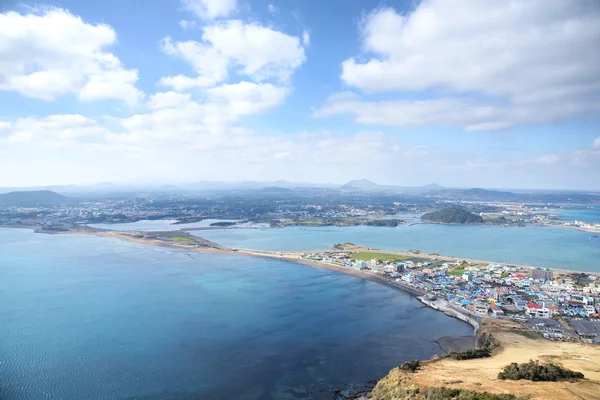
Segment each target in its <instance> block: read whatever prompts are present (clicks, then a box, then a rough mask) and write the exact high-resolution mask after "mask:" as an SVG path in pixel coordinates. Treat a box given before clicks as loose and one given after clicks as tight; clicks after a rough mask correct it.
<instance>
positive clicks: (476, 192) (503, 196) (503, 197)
mask: <svg viewBox="0 0 600 400" xmlns="http://www.w3.org/2000/svg"><path fill="white" fill-rule="evenodd" d="M430 194H431V195H432V196H436V197H443V198H450V199H460V200H480V201H493V200H496V201H513V200H516V199H517V198H518V197H519V195H517V194H516V193H512V192H504V191H500V190H488V189H481V188H473V189H442V190H433V191H431V192H430Z"/></svg>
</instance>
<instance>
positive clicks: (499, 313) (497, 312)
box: [490, 303, 504, 317]
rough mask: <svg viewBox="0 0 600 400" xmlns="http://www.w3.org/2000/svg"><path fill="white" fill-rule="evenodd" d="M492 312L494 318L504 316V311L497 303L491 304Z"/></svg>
mask: <svg viewBox="0 0 600 400" xmlns="http://www.w3.org/2000/svg"><path fill="white" fill-rule="evenodd" d="M490 310H491V311H492V315H493V316H494V317H501V316H503V315H504V311H502V309H501V308H500V307H498V306H497V305H496V303H490Z"/></svg>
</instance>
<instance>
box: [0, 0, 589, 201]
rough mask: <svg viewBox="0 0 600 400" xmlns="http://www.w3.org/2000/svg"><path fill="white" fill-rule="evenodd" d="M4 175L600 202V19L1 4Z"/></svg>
mask: <svg viewBox="0 0 600 400" xmlns="http://www.w3.org/2000/svg"><path fill="white" fill-rule="evenodd" d="M0 171H1V173H0V186H3V187H26V186H40V185H58V184H78V185H85V184H93V183H99V182H113V183H150V182H156V183H184V182H197V181H242V180H257V181H273V180H279V179H285V180H288V181H294V182H315V183H344V182H346V181H348V180H352V179H362V178H367V179H370V180H372V181H375V182H377V183H380V184H389V185H391V184H393V185H404V186H415V185H424V184H430V183H437V184H440V185H444V186H460V187H488V188H530V189H574V190H600V2H598V1H597V0H553V1H547V0H528V1H522V0H504V1H497V0H421V1H415V0H410V1H401V0H396V1H391V0H390V1H385V2H380V1H372V0H331V1H323V0H264V1H263V0H143V1H142V0H129V1H121V0H104V1H101V2H96V1H81V0H56V1H53V0H48V2H47V3H27V2H17V1H13V0H0Z"/></svg>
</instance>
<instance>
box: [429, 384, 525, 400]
mask: <svg viewBox="0 0 600 400" xmlns="http://www.w3.org/2000/svg"><path fill="white" fill-rule="evenodd" d="M425 398H426V399H427V400H448V399H452V400H518V399H519V398H518V397H517V396H515V395H514V394H492V393H488V392H473V391H471V390H466V389H450V388H442V387H436V388H430V389H427V391H426V392H425Z"/></svg>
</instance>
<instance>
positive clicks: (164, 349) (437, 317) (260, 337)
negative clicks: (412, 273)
mask: <svg viewBox="0 0 600 400" xmlns="http://www.w3.org/2000/svg"><path fill="white" fill-rule="evenodd" d="M274 232H280V233H281V232H285V231H281V230H279V231H274ZM470 333H472V328H471V327H470V326H469V325H466V324H464V323H462V322H460V321H458V320H455V319H452V318H448V317H446V316H445V315H444V314H442V313H439V312H436V311H433V310H431V309H427V308H421V305H420V303H419V302H418V301H417V300H416V299H414V298H411V297H409V296H407V295H404V294H402V293H400V292H397V291H394V290H392V289H390V288H387V287H384V286H381V285H377V284H375V283H372V282H368V281H364V280H360V279H357V278H354V277H352V276H347V275H342V274H337V273H333V272H329V271H326V270H320V269H315V268H311V267H308V266H304V265H297V264H293V263H286V262H282V261H277V260H267V259H255V258H247V257H240V256H225V255H204V254H198V253H191V252H185V251H176V250H170V249H165V248H153V247H148V246H142V245H137V244H132V243H125V242H121V241H118V240H113V239H108V238H98V237H85V236H75V235H43V234H34V233H32V232H30V231H27V230H17V229H0V386H1V387H2V390H1V391H0V398H1V399H2V400H17V399H18V400H42V399H111V400H112V399H138V400H158V399H161V400H162V399H172V400H175V399H177V400H180V399H184V400H185V399H203V400H205V399H206V400H211V399H224V400H225V399H227V400H235V399H323V398H327V397H328V396H329V395H330V393H331V390H333V389H334V388H336V387H341V388H345V387H347V386H348V385H349V384H353V383H363V382H365V381H366V380H368V379H370V378H377V377H380V376H382V375H384V374H386V373H387V372H388V371H389V370H390V369H391V368H393V367H395V366H396V365H398V364H399V363H400V362H402V361H404V360H408V359H415V358H429V357H431V356H433V355H434V354H440V353H441V350H440V348H439V347H438V345H436V344H435V343H434V342H433V339H434V338H437V337H440V336H446V335H468V334H470Z"/></svg>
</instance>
